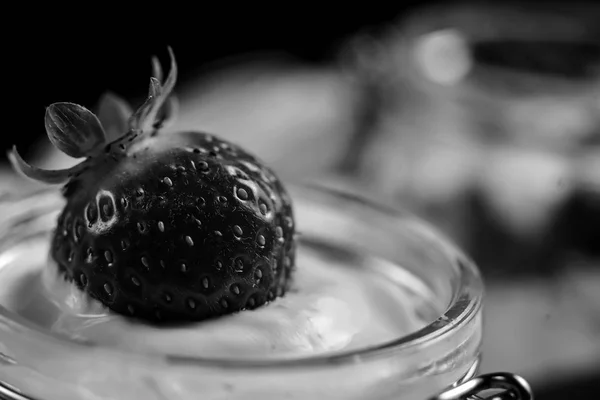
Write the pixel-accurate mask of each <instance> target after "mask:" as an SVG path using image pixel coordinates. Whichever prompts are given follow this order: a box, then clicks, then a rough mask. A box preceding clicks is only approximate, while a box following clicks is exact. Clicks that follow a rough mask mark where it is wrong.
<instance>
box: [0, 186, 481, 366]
mask: <svg viewBox="0 0 600 400" xmlns="http://www.w3.org/2000/svg"><path fill="white" fill-rule="evenodd" d="M287 186H288V189H294V188H302V190H303V192H306V191H307V190H308V191H310V192H312V193H311V194H313V193H316V194H320V195H325V196H327V197H330V198H337V199H340V200H342V201H345V202H347V203H352V204H354V205H358V206H360V207H368V208H370V210H371V211H375V212H377V213H380V214H382V215H386V217H387V218H391V219H394V220H396V221H398V223H403V224H406V223H410V224H412V226H416V227H418V229H419V231H420V232H424V233H425V234H426V235H427V236H428V237H430V238H433V239H434V240H435V244H436V245H437V246H438V250H441V251H442V252H443V254H444V256H445V258H446V259H447V261H448V263H449V265H452V264H456V263H460V264H461V266H460V267H461V271H462V273H461V274H460V276H459V282H458V284H457V285H456V287H453V288H452V300H451V301H450V303H449V304H448V305H447V306H446V308H445V309H444V311H443V312H441V313H440V315H439V317H438V318H437V319H436V320H434V321H432V322H431V323H429V324H427V325H426V326H424V327H422V328H421V329H419V330H417V331H415V332H412V333H410V334H408V335H403V336H400V337H398V338H396V339H393V340H391V341H387V342H383V343H378V344H374V345H370V346H364V347H360V348H357V349H352V350H341V351H338V352H335V353H333V354H330V353H327V354H319V355H314V356H311V355H309V356H302V357H290V358H272V359H270V358H263V359H260V358H240V359H234V358H217V357H196V356H183V355H169V354H144V353H140V352H135V351H127V350H124V349H121V348H118V349H117V348H112V347H108V346H102V345H97V344H94V343H91V342H86V341H75V340H72V339H70V338H67V337H64V336H62V335H60V334H58V333H55V332H50V331H46V330H42V329H40V328H39V327H37V326H36V325H35V324H34V323H32V322H30V321H28V320H27V319H25V318H23V317H21V316H19V315H17V314H16V313H14V312H12V311H10V310H8V309H6V308H5V307H4V306H2V305H1V304H0V323H1V324H3V325H5V326H8V327H9V328H16V329H17V330H18V331H20V332H22V333H24V334H28V335H33V336H38V338H35V339H36V340H43V341H50V343H47V344H48V345H51V346H54V347H61V346H66V347H70V348H77V349H81V350H86V349H94V350H100V351H101V352H102V353H104V354H106V355H114V356H116V357H117V358H132V359H137V360H143V361H144V360H145V361H149V362H163V363H164V362H166V363H167V364H168V365H171V366H178V365H182V366H198V367H212V368H220V369H242V370H243V369H270V368H307V367H310V368H315V367H326V366H331V365H347V364H352V363H356V361H357V359H365V358H377V357H381V356H385V355H386V354H389V353H397V352H401V351H409V350H410V349H412V348H414V347H415V346H419V345H423V344H424V343H433V342H435V341H436V339H439V338H440V337H442V336H444V335H446V334H450V333H452V332H455V331H458V330H460V328H461V327H463V326H465V325H467V324H468V323H469V321H471V320H472V319H473V318H475V316H476V315H477V314H478V313H479V311H480V310H481V308H482V303H483V292H484V288H483V281H482V278H481V275H480V273H479V269H478V268H477V266H476V265H475V263H474V262H473V261H471V260H470V259H469V258H468V257H467V256H466V255H465V254H464V253H463V252H462V251H460V250H459V249H458V248H457V247H456V246H455V245H454V244H453V243H452V242H451V241H450V240H448V239H447V238H446V237H445V236H444V235H443V234H442V233H440V232H439V231H438V230H437V229H436V228H434V227H433V226H431V225H430V224H429V223H427V222H425V221H424V220H423V219H422V218H420V217H417V216H415V215H413V214H411V213H410V212H409V211H407V210H405V209H402V208H400V207H397V206H393V205H389V204H384V203H382V202H375V201H373V200H370V199H367V198H364V197H361V196H358V195H355V194H352V193H350V192H349V191H346V190H341V189H337V188H336V189H333V188H329V187H325V186H323V185H321V184H318V183H296V184H289V185H287ZM44 194H50V195H59V192H58V191H57V190H56V189H55V188H52V189H48V188H45V189H41V190H37V191H34V192H32V193H29V194H24V195H23V194H21V195H13V194H7V193H2V192H0V206H2V205H3V203H5V202H6V201H7V200H9V201H14V200H16V201H21V200H26V199H35V198H37V197H42V196H43V195H44ZM56 197H58V196H56ZM292 198H293V195H292ZM61 200H62V199H61ZM54 211H57V210H56V209H54ZM467 282H468V283H469V284H473V283H474V287H469V288H467V287H466V284H467ZM467 291H468V295H469V301H468V302H465V301H461V300H462V299H463V295H465V294H467Z"/></svg>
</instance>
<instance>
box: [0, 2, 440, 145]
mask: <svg viewBox="0 0 600 400" xmlns="http://www.w3.org/2000/svg"><path fill="white" fill-rule="evenodd" d="M432 3H434V2H432V1H404V2H402V1H400V2H398V1H396V2H389V3H383V2H382V3H381V4H378V5H373V4H365V3H355V4H356V5H354V6H349V5H348V4H344V5H343V8H340V7H341V6H337V7H336V6H332V5H327V4H325V3H323V4H321V5H318V6H317V5H310V4H306V3H288V2H285V3H279V5H275V6H272V5H271V6H266V5H263V6H260V5H254V4H253V5H252V6H251V7H248V6H244V7H240V6H239V5H237V4H233V3H226V4H210V3H200V2H194V3H189V4H187V5H182V4H178V3H176V2H165V3H156V4H155V5H154V6H152V7H151V6H149V5H148V4H149V3H147V4H146V5H144V6H139V7H131V6H130V8H126V9H125V8H123V4H120V5H108V4H107V3H102V4H101V3H89V5H86V6H85V7H84V6H83V5H82V4H80V5H79V6H76V7H75V6H74V7H68V6H62V7H61V9H57V8H56V6H55V5H53V6H52V7H50V8H46V9H41V8H40V7H41V6H39V5H35V6H34V5H33V4H30V5H19V4H17V5H16V7H17V8H18V10H17V11H15V10H13V11H5V12H4V19H5V20H6V22H10V23H6V24H4V25H3V26H2V28H1V29H2V32H1V35H2V38H3V39H2V40H3V52H2V54H3V57H2V64H3V69H4V72H3V75H4V89H5V93H4V94H5V96H4V97H5V102H4V106H3V108H4V110H3V113H2V114H3V115H4V116H3V121H2V124H3V134H2V135H1V139H0V140H1V145H2V148H3V149H4V150H6V149H7V148H9V147H10V146H12V144H17V145H18V146H19V148H20V149H23V152H22V153H23V154H24V155H27V148H28V145H29V144H30V143H31V142H32V140H33V139H34V138H38V137H41V136H43V135H45V132H44V125H43V118H44V110H45V107H47V106H48V105H49V104H51V103H53V102H57V101H69V102H74V103H78V104H82V105H84V106H86V107H92V106H93V105H94V104H95V102H96V101H97V99H98V97H99V96H100V95H101V94H102V93H103V92H104V91H105V90H107V89H109V90H112V91H115V92H117V93H119V94H120V95H122V96H124V97H126V98H131V97H134V96H142V95H143V94H144V93H145V91H146V87H147V85H148V77H149V74H150V65H151V64H150V58H151V56H152V55H154V54H157V55H159V56H160V57H161V59H162V60H167V52H166V47H167V45H170V46H172V47H173V49H174V51H175V54H176V56H177V60H178V65H179V69H180V80H179V81H180V82H185V80H186V79H188V78H190V77H193V76H197V75H198V74H199V73H200V72H199V70H200V69H201V68H202V67H203V66H207V65H210V64H211V63H212V62H214V61H218V60H222V59H224V58H230V57H235V56H240V55H244V54H247V53H254V52H276V53H279V54H282V55H285V56H289V57H291V58H293V59H296V60H299V61H304V62H307V63H314V64H320V63H328V62H331V61H332V60H333V58H334V57H335V55H336V53H337V51H338V50H339V47H340V45H341V44H342V43H344V41H345V40H346V39H347V38H348V37H350V36H351V35H353V34H355V33H357V32H359V31H360V30H362V29H365V28H367V27H373V26H379V25H381V24H388V23H392V22H393V21H396V20H397V19H398V18H401V17H402V16H403V15H404V14H406V13H407V12H409V11H413V10H415V9H416V8H418V7H420V6H426V5H430V4H432ZM385 4H387V5H385ZM28 8H31V9H28ZM7 100H8V101H7Z"/></svg>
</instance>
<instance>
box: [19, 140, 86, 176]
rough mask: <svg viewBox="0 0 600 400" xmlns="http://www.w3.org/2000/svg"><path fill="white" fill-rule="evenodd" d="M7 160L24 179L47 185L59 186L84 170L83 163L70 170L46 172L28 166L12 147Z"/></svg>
mask: <svg viewBox="0 0 600 400" xmlns="http://www.w3.org/2000/svg"><path fill="white" fill-rule="evenodd" d="M8 159H9V160H10V162H11V164H12V166H13V168H14V169H15V170H17V171H18V172H20V173H22V174H23V175H25V176H26V177H28V178H30V179H33V180H36V181H40V182H44V183H48V184H59V183H64V182H66V181H68V180H69V179H70V177H71V176H73V175H75V174H77V173H78V172H79V171H81V170H82V169H83V168H84V163H85V161H84V162H82V163H79V164H77V165H75V166H73V167H71V168H67V169H60V170H46V169H41V168H38V167H34V166H32V165H30V164H28V163H27V162H26V161H25V160H23V158H22V157H21V155H20V154H19V152H18V151H17V148H16V146H13V148H12V150H11V151H10V152H9V153H8Z"/></svg>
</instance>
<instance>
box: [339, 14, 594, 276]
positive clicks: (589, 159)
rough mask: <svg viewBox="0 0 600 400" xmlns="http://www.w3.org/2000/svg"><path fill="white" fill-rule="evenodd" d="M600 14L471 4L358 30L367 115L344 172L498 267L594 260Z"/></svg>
mask: <svg viewBox="0 0 600 400" xmlns="http://www.w3.org/2000/svg"><path fill="white" fill-rule="evenodd" d="M599 18H600V8H599V7H598V6H594V5H593V4H590V5H579V6H578V5H572V4H570V5H569V6H561V7H558V6H557V5H556V4H553V5H552V6H547V7H543V6H542V5H540V4H535V3H534V4H533V5H531V6H524V5H523V4H519V5H513V6H511V5H510V4H508V5H503V6H499V5H493V6H491V5H486V4H485V3H474V4H471V5H463V6H455V5H453V6H451V7H434V8H429V9H421V10H419V11H418V12H415V13H413V15H411V16H410V17H409V18H407V19H405V20H403V21H400V23H399V24H398V25H396V26H393V27H391V28H385V29H381V30H380V31H379V32H368V33H366V34H365V35H362V36H360V37H359V38H357V40H355V41H354V42H352V43H351V44H350V45H349V47H348V48H347V51H346V52H345V53H344V56H345V59H344V62H345V63H346V64H345V66H350V68H349V69H348V71H347V72H348V75H349V76H350V77H351V78H352V81H353V82H354V84H355V86H356V87H357V88H358V89H359V90H360V92H361V93H362V98H363V101H362V105H361V109H360V111H361V113H362V116H363V117H362V124H359V126H358V127H357V129H356V130H355V134H354V136H353V139H352V140H351V141H350V142H349V147H348V150H347V152H346V154H347V157H346V159H345V160H344V161H343V163H342V165H341V169H342V171H343V172H344V173H346V174H351V175H357V176H359V177H360V180H361V182H362V184H363V185H364V186H366V188H367V189H369V190H376V191H378V192H380V193H383V194H384V195H385V196H386V197H389V198H393V199H396V200H399V201H401V202H402V203H404V204H408V205H411V206H412V207H413V208H414V209H415V210H416V211H417V212H419V213H420V214H422V215H424V216H426V217H428V218H429V219H430V220H432V221H433V222H434V223H436V224H437V225H438V226H440V227H442V229H444V230H446V232H447V233H448V234H449V235H451V236H452V237H453V238H456V240H457V241H459V242H461V245H462V246H464V247H466V248H467V250H468V252H469V253H470V254H472V255H473V256H474V258H475V259H476V260H477V261H478V263H479V264H480V265H482V268H483V269H484V270H485V272H486V273H487V274H488V276H489V275H493V276H496V277H501V276H506V275H507V274H508V273H510V274H514V273H521V272H534V273H538V274H539V273H542V274H546V273H550V272H551V271H555V270H556V269H559V268H561V267H562V266H564V265H565V263H567V262H568V261H569V260H568V259H569V258H571V257H572V256H573V255H574V254H578V253H582V254H583V255H584V257H588V256H590V255H591V256H598V255H599V253H600V244H599V243H598V242H597V238H598V237H600V232H599V229H600V40H599V39H598V38H600V29H599V26H598V21H599V20H600V19H599ZM356 155H358V157H357V156H356Z"/></svg>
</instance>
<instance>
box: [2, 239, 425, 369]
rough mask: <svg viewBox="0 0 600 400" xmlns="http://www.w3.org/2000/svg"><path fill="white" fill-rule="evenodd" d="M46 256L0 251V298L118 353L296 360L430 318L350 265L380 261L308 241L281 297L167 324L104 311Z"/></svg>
mask: <svg viewBox="0 0 600 400" xmlns="http://www.w3.org/2000/svg"><path fill="white" fill-rule="evenodd" d="M47 254H48V244H47V243H46V242H44V241H41V240H40V241H39V242H34V243H33V244H32V243H28V244H27V245H26V246H25V245H23V248H22V249H21V250H20V251H19V250H18V249H13V251H12V252H7V253H4V254H3V255H2V257H4V260H0V282H1V285H0V304H2V305H3V306H4V307H6V308H8V309H9V310H12V311H13V312H16V313H18V314H20V315H21V316H22V317H24V318H27V319H29V320H30V321H32V322H34V323H35V324H37V325H39V326H40V327H42V328H43V329H45V330H50V331H53V332H56V333H60V334H62V335H65V336H67V337H69V338H71V339H73V340H83V341H91V342H94V343H96V344H99V345H103V346H111V347H116V348H120V349H123V350H126V351H133V352H142V353H159V354H168V355H181V356H188V357H190V356H191V357H210V358H225V359H226V358H230V359H240V358H252V359H256V358H260V359H264V358H285V357H294V358H298V357H304V356H314V355H315V354H325V353H331V352H337V351H342V350H351V349H357V348H361V347H367V346H371V345H380V344H383V343H385V342H389V341H392V340H394V339H397V338H399V337H401V336H403V335H406V334H408V333H411V332H414V331H415V330H417V329H419V328H421V327H423V326H424V325H426V324H427V323H429V322H431V321H430V320H427V318H428V317H425V316H423V312H422V310H421V312H417V310H416V309H415V307H410V306H407V305H409V304H411V301H413V302H414V298H411V297H412V296H411V294H410V292H409V291H407V290H406V288H402V287H400V286H399V285H398V284H396V283H395V282H392V281H391V280H390V279H389V278H388V277H386V276H385V275H384V274H379V273H375V272H373V269H368V268H362V267H361V265H358V264H361V263H373V262H382V261H381V260H369V259H362V260H361V259H356V260H352V264H353V265H351V266H348V265H347V262H346V263H345V262H344V261H340V260H337V261H336V260H334V259H333V258H329V257H324V256H323V255H322V254H321V253H319V252H318V251H316V250H313V249H312V248H310V247H308V246H302V247H301V248H300V249H299V251H298V258H297V265H298V269H297V271H296V273H295V277H294V283H293V286H292V289H291V290H290V291H289V292H288V293H287V294H286V295H285V296H284V297H282V298H278V299H276V300H275V301H273V302H271V303H270V304H267V305H265V306H262V307H259V308H257V309H256V310H246V311H242V312H239V313H235V314H231V315H226V316H223V317H220V318H216V319H211V320H207V321H202V322H197V323H191V324H186V325H182V326H178V327H168V328H165V327H155V326H149V325H146V324H144V323H143V322H139V321H135V320H132V319H129V318H127V317H124V316H121V315H118V314H115V313H113V312H111V311H110V310H108V309H106V308H105V307H103V306H102V304H100V303H99V302H98V301H96V300H94V299H91V298H89V297H88V296H86V295H85V294H83V293H82V292H81V291H79V290H78V289H77V288H76V287H74V285H72V284H71V283H70V282H66V281H65V280H64V279H63V278H62V277H60V276H59V275H58V274H57V273H56V269H55V267H54V266H53V265H52V264H49V263H48V261H47V260H48V257H47ZM7 257H8V259H7ZM11 257H12V259H10V258H11ZM9 264H10V265H9ZM354 264H357V265H354ZM369 265H371V264H369ZM431 318H432V319H434V318H435V312H434V313H432V315H431Z"/></svg>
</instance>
